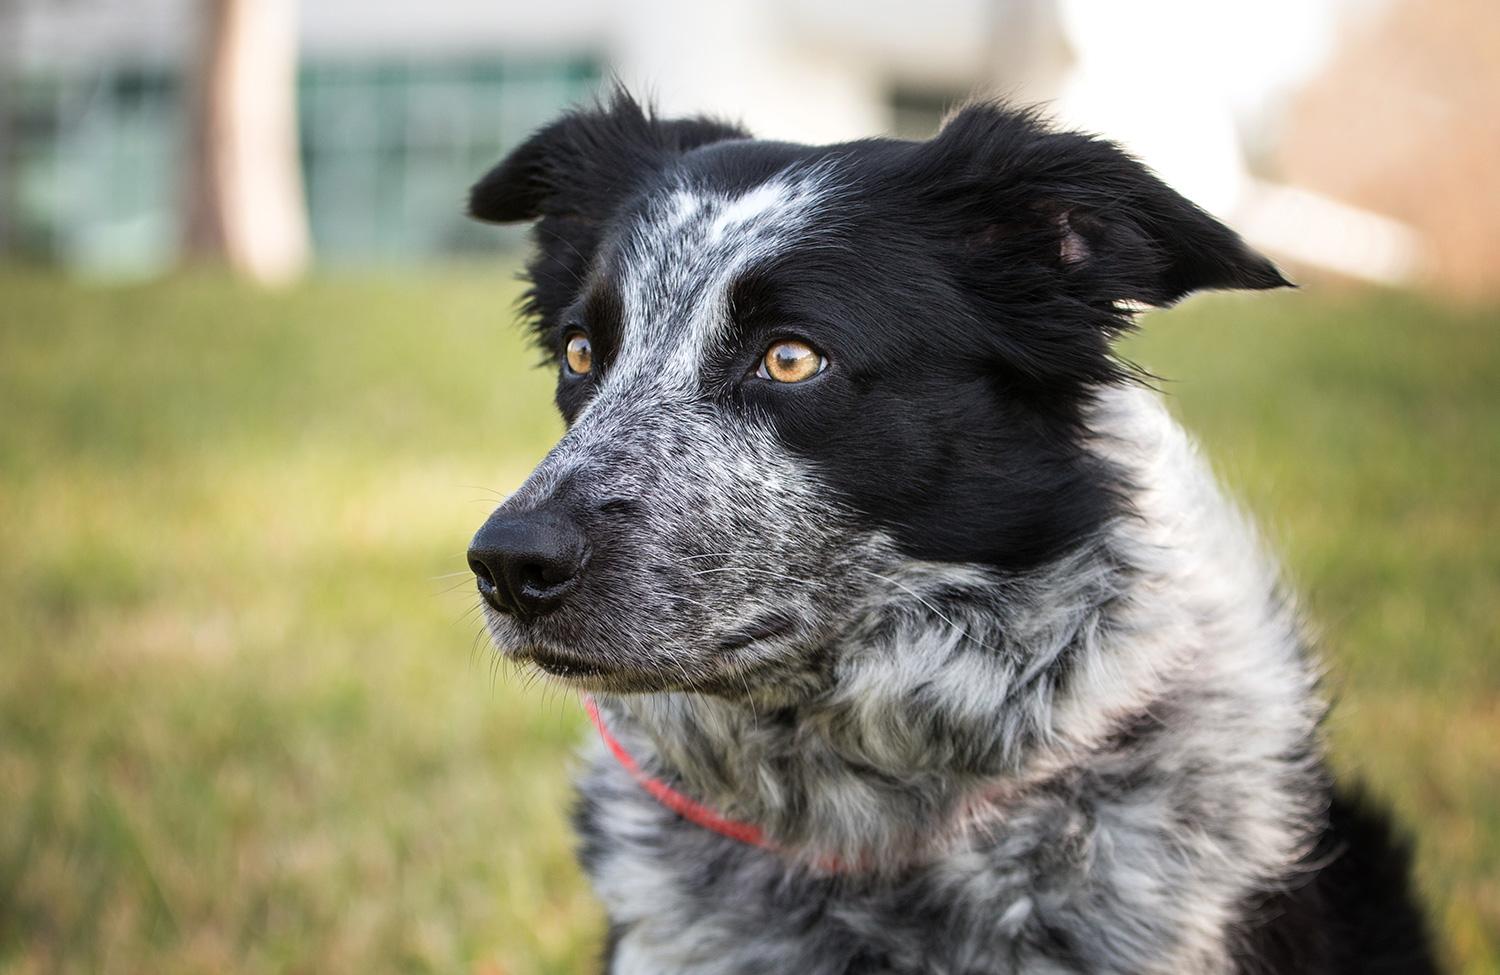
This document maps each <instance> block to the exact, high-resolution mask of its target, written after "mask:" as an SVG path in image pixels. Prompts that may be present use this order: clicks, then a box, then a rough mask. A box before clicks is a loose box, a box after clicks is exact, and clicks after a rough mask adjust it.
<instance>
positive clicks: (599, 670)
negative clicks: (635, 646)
mask: <svg viewBox="0 0 1500 975" xmlns="http://www.w3.org/2000/svg"><path fill="white" fill-rule="evenodd" d="M507 656H509V657H510V658H511V659H513V660H516V661H517V662H520V663H524V664H527V665H529V666H532V667H535V668H536V669H537V670H538V671H540V672H541V673H543V674H545V675H546V676H547V677H548V678H550V679H552V680H553V681H555V682H557V683H559V684H563V685H566V686H567V687H571V688H573V689H574V690H578V691H586V692H591V693H606V694H650V693H654V692H661V691H684V690H693V689H694V688H692V687H689V686H687V684H686V683H685V682H684V679H683V675H682V674H680V673H663V672H657V671H653V670H646V669H643V668H639V667H630V666H623V665H620V664H616V663H604V662H602V661H600V660H598V659H597V658H594V657H592V656H590V655H585V654H583V653H579V652H577V651H573V650H558V649H555V648H552V647H539V646H530V647H526V648H525V649H521V650H517V651H513V652H510V653H508V654H507Z"/></svg>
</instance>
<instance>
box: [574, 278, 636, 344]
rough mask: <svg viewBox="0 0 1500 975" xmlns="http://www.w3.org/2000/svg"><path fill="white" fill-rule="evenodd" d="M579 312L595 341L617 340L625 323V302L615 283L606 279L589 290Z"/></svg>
mask: <svg viewBox="0 0 1500 975" xmlns="http://www.w3.org/2000/svg"><path fill="white" fill-rule="evenodd" d="M579 312H580V314H581V317H582V318H583V324H585V325H587V326H588V329H589V334H590V335H592V336H593V337H594V338H595V339H601V338H617V337H618V336H619V334H620V330H621V329H622V328H623V327H624V323H625V300H624V299H623V298H622V297H621V296H620V290H619V288H617V287H616V286H615V283H614V282H613V281H611V280H608V279H605V280H602V281H599V282H597V283H595V284H594V285H593V286H592V287H591V288H589V291H588V293H587V294H586V295H584V298H583V304H582V306H581V307H580V308H579Z"/></svg>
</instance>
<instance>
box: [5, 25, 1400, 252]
mask: <svg viewBox="0 0 1500 975" xmlns="http://www.w3.org/2000/svg"><path fill="white" fill-rule="evenodd" d="M1371 2H1379V0H1263V2H1260V3H1257V4H1253V5H1252V4H1248V3H1225V4H1202V3H1199V2H1197V0H1139V2H1132V3H1129V4H1120V3H1117V2H1113V0H928V2H925V3H922V4H912V3H910V2H897V0H816V2H813V0H800V2H799V0H714V2H710V3H704V2H701V0H699V2H693V0H637V2H633V3H629V4H622V3H617V2H616V3H611V2H607V0H549V2H547V3H543V4H538V3H535V2H525V0H423V2H422V3H420V4H414V3H410V2H397V0H302V4H301V24H300V31H301V37H300V43H301V54H302V69H301V72H300V80H299V107H300V112H301V123H300V130H301V139H302V156H303V169H304V175H305V179H306V184H307V196H308V206H309V215H310V220H311V225H312V231H313V238H314V244H315V247H316V248H317V251H318V253H319V255H320V256H321V257H323V258H325V259H333V260H338V259H360V260H368V259H372V258H373V259H390V260H406V259H413V258H421V257H425V256H428V255H438V254H445V253H451V252H454V251H462V250H465V249H471V248H479V247H485V246H493V241H494V240H495V239H496V237H495V235H494V234H493V232H480V231H478V230H476V228H474V227H472V226H469V225H468V224H467V223H466V222H465V221H464V220H463V218H462V215H461V201H462V197H463V194H464V190H465V189H466V187H467V185H468V184H469V182H470V181H471V180H472V179H473V178H474V177H475V176H476V175H477V174H478V173H480V172H482V171H483V169H484V168H485V167H486V166H487V165H488V164H490V163H492V162H493V161H494V160H495V159H496V158H498V157H499V156H500V154H501V153H502V152H504V151H505V149H507V148H508V147H509V146H511V145H513V144H514V143H515V142H517V141H518V140H519V139H521V138H523V137H524V136H525V134H526V133H527V132H529V131H530V130H531V129H533V128H534V127H535V126H537V125H539V124H541V123H542V122H543V121H545V120H546V119H548V118H549V117H551V116H552V115H554V114H555V113H556V112H557V111H558V110H559V109H560V108H562V107H563V106H564V105H566V104H569V103H571V102H576V101H578V100H581V99H583V98H586V97H587V96H588V95H589V94H590V93H591V92H593V91H594V90H596V89H597V87H598V86H599V85H600V84H601V82H603V81H605V80H606V79H608V78H609V77H618V78H619V79H620V80H622V81H624V82H625V83H626V84H627V85H628V86H629V87H630V88H631V89H632V90H633V91H636V92H637V93H641V94H643V95H645V96H647V97H650V98H651V99H653V100H654V101H655V102H656V103H657V104H658V105H659V106H660V108H661V109H662V110H663V111H664V112H668V113H677V112H707V113H710V114H717V115H720V116H723V117H726V118H730V119H734V120H738V121H741V122H743V123H745V124H746V125H748V126H749V127H750V128H751V129H753V130H754V131H755V132H756V133H757V134H760V135H764V136H768V137H773V138H783V139H793V140H799V141H818V142H826V141H835V140H839V139H844V138H857V137H860V136H865V135H871V134H878V133H893V134H899V135H906V136H925V135H927V134H929V133H930V132H931V131H933V130H934V129H935V128H936V126H937V124H938V122H939V121H940V119H941V117H942V116H943V114H944V113H945V112H946V111H947V110H948V109H949V108H951V107H952V106H953V105H955V104H957V103H959V102H961V101H963V100H964V99H965V98H967V97H969V96H970V95H973V94H976V93H986V94H988V93H1001V94H1007V95H1010V96H1012V97H1015V98H1018V99H1020V100H1023V101H1038V100H1046V101H1048V102H1049V103H1050V104H1052V106H1053V108H1054V110H1055V111H1056V112H1057V113H1058V114H1060V115H1062V116H1063V117H1064V118H1065V119H1067V120H1068V121H1073V122H1077V123H1082V124H1084V125H1085V126H1086V127H1088V128H1091V129H1093V130H1095V131H1100V132H1103V133H1105V134H1107V135H1110V136H1111V137H1114V138H1118V139H1121V140H1122V141H1124V142H1125V143H1126V144H1127V145H1128V146H1129V147H1131V148H1132V149H1133V150H1134V151H1136V152H1137V153H1138V154H1139V155H1141V156H1142V157H1143V158H1144V159H1145V160H1146V161H1147V162H1149V163H1151V164H1152V165H1154V166H1155V167H1156V168H1158V169H1159V170H1160V171H1162V172H1163V173H1164V174H1165V175H1166V176H1167V177H1168V178H1169V180H1171V181H1173V182H1174V183H1175V184H1177V185H1179V186H1180V187H1181V188H1182V189H1184V190H1185V191H1186V192H1188V193H1189V195H1193V196H1195V197H1196V198H1197V199H1199V200H1200V202H1202V203H1203V204H1204V205H1205V206H1208V207H1209V208H1210V209H1213V210H1215V211H1217V212H1219V213H1221V214H1224V215H1226V216H1233V217H1236V218H1243V219H1244V220H1245V221H1247V223H1248V225H1249V226H1251V227H1252V228H1253V229H1255V231H1256V233H1257V234H1258V235H1260V236H1261V237H1263V238H1266V239H1267V240H1268V242H1269V243H1270V244H1271V245H1272V246H1273V247H1274V246H1290V247H1292V248H1293V249H1296V248H1298V247H1300V248H1301V249H1302V251H1304V253H1298V254H1294V256H1297V257H1300V258H1303V259H1307V260H1313V261H1316V260H1318V254H1317V253H1313V252H1312V251H1316V250H1317V249H1318V248H1327V249H1330V250H1331V251H1341V252H1342V251H1346V250H1347V248H1345V247H1343V246H1341V244H1340V236H1339V234H1340V233H1341V232H1338V233H1334V234H1333V236H1332V238H1331V239H1324V238H1328V236H1329V235H1328V233H1327V232H1326V231H1327V228H1328V226H1329V224H1328V221H1329V220H1332V221H1333V222H1334V223H1338V221H1339V219H1341V218H1342V216H1349V215H1348V214H1347V213H1343V214H1342V215H1341V212H1340V211H1337V210H1336V209H1327V210H1326V212H1323V213H1322V215H1321V216H1316V217H1315V218H1314V219H1313V222H1314V223H1317V224H1319V226H1321V227H1323V231H1324V233H1323V236H1322V237H1319V235H1318V233H1309V232H1308V230H1307V228H1305V227H1298V226H1297V224H1298V223H1300V222H1305V221H1303V219H1302V217H1303V215H1304V214H1306V213H1308V212H1313V211H1317V210H1318V207H1319V204H1320V201H1318V200H1316V199H1312V198H1306V197H1302V198H1298V201H1296V202H1295V205H1290V204H1289V202H1288V198H1286V197H1284V196H1278V194H1277V192H1276V191H1275V188H1274V187H1273V188H1270V189H1268V188H1267V187H1266V185H1265V184H1263V183H1261V182H1259V181H1257V180H1255V179H1253V178H1252V176H1251V166H1250V160H1251V159H1252V158H1253V157H1254V156H1255V153H1256V147H1257V144H1258V141H1259V140H1260V139H1262V138H1263V137H1264V136H1265V133H1266V132H1268V131H1273V129H1274V126H1273V125H1272V123H1273V122H1274V118H1275V112H1276V110H1277V107H1278V105H1279V104H1280V101H1279V100H1280V99H1281V98H1282V97H1283V96H1284V95H1285V94H1286V92H1287V91H1288V90H1290V89H1291V88H1292V87H1293V86H1294V85H1295V84H1296V83H1297V82H1298V81H1300V80H1301V79H1302V78H1304V77H1306V76H1307V75H1308V74H1309V73H1310V72H1311V71H1312V70H1314V69H1315V68H1316V67H1317V66H1318V65H1319V64H1320V63H1321V61H1322V60H1323V59H1324V58H1326V57H1327V55H1328V53H1329V51H1330V50H1331V46H1332V37H1333V30H1332V27H1333V21H1334V18H1336V17H1338V16H1345V15H1347V14H1346V12H1345V10H1344V8H1348V7H1351V6H1353V7H1359V6H1361V5H1365V6H1367V5H1368V4H1369V3H1371ZM1271 8H1274V9H1271ZM197 10H198V4H197V2H196V0H0V39H3V40H0V66H3V68H0V69H3V70H4V71H5V72H6V74H8V75H9V80H8V81H6V82H5V83H4V84H3V85H0V91H3V92H4V93H5V95H4V100H5V103H4V105H3V106H0V109H3V110H0V116H3V118H0V136H3V137H4V144H3V145H0V159H3V160H4V168H3V169H0V191H3V196H0V199H3V200H4V201H5V211H6V219H5V221H4V228H3V231H0V232H3V234H4V239H3V240H0V246H5V245H7V244H8V246H9V247H10V248H12V249H21V250H29V251H32V252H37V253H42V254H46V255H50V256H52V257H54V258H56V259H58V260H61V261H64V262H67V263H70V264H74V265H79V266H84V267H92V268H97V269H113V270H122V271H123V270H132V269H134V270H142V271H145V270H150V269H153V268H155V267H159V266H161V265H162V264H164V263H166V262H169V261H170V260H171V259H172V257H173V255H174V253H175V247H176V244H177V240H178V238H179V225H180V219H181V212H180V211H181V201H180V199H179V194H180V186H179V184H180V172H179V163H178V159H179V156H180V149H181V144H182V139H183V128H182V126H183V116H184V104H185V100H186V99H187V98H189V97H190V95H191V93H190V92H188V91H187V90H186V85H185V83H184V79H185V71H184V66H185V65H187V64H190V63H191V57H192V55H191V52H192V50H193V45H194V41H195V37H196V30H197V26H198V25H197V20H196V14H197ZM1267 201H1269V202H1267ZM1289 206H1290V209H1289ZM1309 207H1310V208H1311V210H1309V209H1308V208H1309ZM1360 216H1361V215H1358V214H1354V215H1353V218H1354V219H1356V222H1357V220H1358V218H1359V217H1360ZM1288 221H1290V223H1288ZM1357 232H1358V235H1359V236H1360V237H1361V239H1366V238H1369V239H1377V238H1378V239H1379V240H1382V241H1385V243H1386V244H1390V243H1391V241H1395V243H1394V244H1392V245H1391V246H1388V247H1386V252H1385V253H1383V255H1382V254H1376V255H1375V258H1374V261H1373V263H1370V262H1365V263H1370V267H1375V268H1376V270H1377V271H1378V272H1379V273H1377V274H1376V275H1375V276H1381V275H1382V274H1386V273H1387V272H1391V273H1399V272H1401V270H1402V262H1403V261H1405V260H1408V259H1409V255H1405V254H1404V252H1400V249H1401V247H1402V246H1408V245H1410V242H1409V241H1405V239H1404V238H1402V237H1401V232H1400V228H1393V227H1389V226H1385V225H1382V224H1379V223H1378V221H1377V222H1376V223H1369V222H1366V223H1364V224H1360V225H1359V227H1358V231H1357ZM1371 235H1373V237H1371ZM1382 235H1384V236H1382ZM1309 241H1312V242H1313V244H1315V245H1316V246H1312V247H1311V249H1310V248H1309V246H1308V242H1309ZM1392 247H1394V248H1395V249H1394V250H1392ZM1377 249H1378V248H1377ZM1346 256H1347V255H1346ZM1382 261H1384V264H1382V263H1381V262H1382ZM1345 263H1349V261H1347V260H1346V262H1345ZM1354 263H1355V264H1357V265H1358V264H1360V261H1359V260H1356V261H1354ZM1377 265H1379V266H1378V267H1376V266H1377ZM1362 266H1363V265H1361V266H1355V267H1350V268H1346V270H1352V271H1353V272H1354V273H1360V271H1361V267H1362Z"/></svg>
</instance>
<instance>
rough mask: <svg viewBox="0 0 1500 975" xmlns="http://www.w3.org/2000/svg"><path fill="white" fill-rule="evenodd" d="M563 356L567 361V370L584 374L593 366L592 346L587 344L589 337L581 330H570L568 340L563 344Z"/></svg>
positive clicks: (577, 374)
mask: <svg viewBox="0 0 1500 975" xmlns="http://www.w3.org/2000/svg"><path fill="white" fill-rule="evenodd" d="M563 358H564V359H565V360H566V361H567V363H568V371H569V372H571V373H573V374H574V375H576V376H586V375H588V374H589V371H590V370H591V369H593V368H594V348H593V346H591V345H589V337H588V336H587V335H584V334H583V333H582V332H571V333H569V335H568V341H567V343H566V344H565V345H563Z"/></svg>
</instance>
